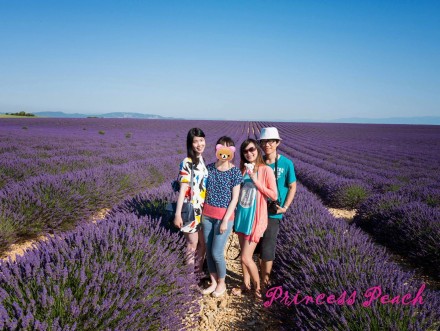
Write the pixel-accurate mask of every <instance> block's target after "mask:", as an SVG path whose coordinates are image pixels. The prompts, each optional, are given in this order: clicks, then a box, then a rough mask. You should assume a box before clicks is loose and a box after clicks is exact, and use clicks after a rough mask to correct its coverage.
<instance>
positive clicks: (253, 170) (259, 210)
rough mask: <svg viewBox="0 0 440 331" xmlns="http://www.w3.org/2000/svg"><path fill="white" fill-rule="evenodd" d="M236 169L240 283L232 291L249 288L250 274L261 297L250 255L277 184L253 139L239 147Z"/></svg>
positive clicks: (261, 233) (257, 294) (275, 194)
mask: <svg viewBox="0 0 440 331" xmlns="http://www.w3.org/2000/svg"><path fill="white" fill-rule="evenodd" d="M240 170H241V172H242V174H243V184H242V187H241V189H240V197H239V201H238V205H237V212H236V215H235V224H234V228H235V232H237V234H238V239H239V241H240V248H241V266H242V268H243V285H242V287H241V288H237V289H233V292H232V293H233V294H238V295H239V294H240V293H241V292H242V291H244V290H250V280H251V279H250V278H252V280H253V284H254V286H255V296H256V298H261V293H260V276H259V274H258V268H257V265H256V264H255V262H254V260H253V259H252V255H253V254H254V251H255V248H256V246H257V243H258V241H259V240H260V238H261V237H262V236H263V233H264V231H265V230H266V227H267V218H268V215H267V198H270V199H272V200H276V199H277V185H276V181H275V175H274V173H273V170H272V168H270V167H269V166H267V165H266V164H265V162H264V161H263V157H262V152H261V150H260V148H259V146H258V143H257V141H255V140H254V139H247V140H245V141H244V142H243V143H242V144H241V147H240Z"/></svg>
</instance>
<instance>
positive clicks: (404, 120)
mask: <svg viewBox="0 0 440 331" xmlns="http://www.w3.org/2000/svg"><path fill="white" fill-rule="evenodd" d="M329 122H332V123H361V124H420V125H422V124H425V125H440V117H439V116H419V117H389V118H359V117H351V118H340V119H336V120H333V121H329Z"/></svg>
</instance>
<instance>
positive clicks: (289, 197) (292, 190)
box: [277, 181, 296, 214]
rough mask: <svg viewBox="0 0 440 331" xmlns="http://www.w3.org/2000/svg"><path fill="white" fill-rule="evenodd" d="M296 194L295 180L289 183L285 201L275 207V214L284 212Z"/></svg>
mask: <svg viewBox="0 0 440 331" xmlns="http://www.w3.org/2000/svg"><path fill="white" fill-rule="evenodd" d="M295 194H296V181H295V182H293V183H290V184H289V191H288V192H287V197H286V201H284V206H281V207H277V214H284V213H285V212H286V211H287V209H288V208H289V206H290V204H291V203H292V202H293V198H295Z"/></svg>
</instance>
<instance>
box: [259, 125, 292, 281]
mask: <svg viewBox="0 0 440 331" xmlns="http://www.w3.org/2000/svg"><path fill="white" fill-rule="evenodd" d="M281 140H282V139H281V138H280V135H279V133H278V130H277V128H274V127H270V128H262V129H261V132H260V139H259V142H260V145H261V148H262V149H263V151H264V154H265V157H264V159H265V161H266V164H267V165H269V166H270V167H271V168H272V169H273V170H274V173H275V177H276V179H277V189H278V204H276V205H275V206H274V207H275V208H274V210H273V211H271V209H270V208H269V213H268V214H269V219H268V223H267V229H266V231H265V232H264V236H263V238H262V239H261V240H260V243H261V244H260V249H259V252H260V266H261V283H262V285H263V286H264V287H267V285H268V284H269V277H270V273H271V271H272V265H273V261H274V260H275V248H276V241H277V237H278V232H279V226H280V221H281V219H282V218H283V215H284V213H285V212H286V211H287V210H288V209H289V206H290V204H291V203H292V201H293V198H294V197H295V193H296V176H295V168H294V165H293V162H292V161H291V160H290V159H288V158H287V157H285V156H284V155H280V154H278V151H277V148H278V146H279V145H280V142H281Z"/></svg>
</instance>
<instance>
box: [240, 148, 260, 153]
mask: <svg viewBox="0 0 440 331" xmlns="http://www.w3.org/2000/svg"><path fill="white" fill-rule="evenodd" d="M256 150H257V148H256V147H251V148H248V149H245V150H243V154H247V153H253V152H255V151H256Z"/></svg>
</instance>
